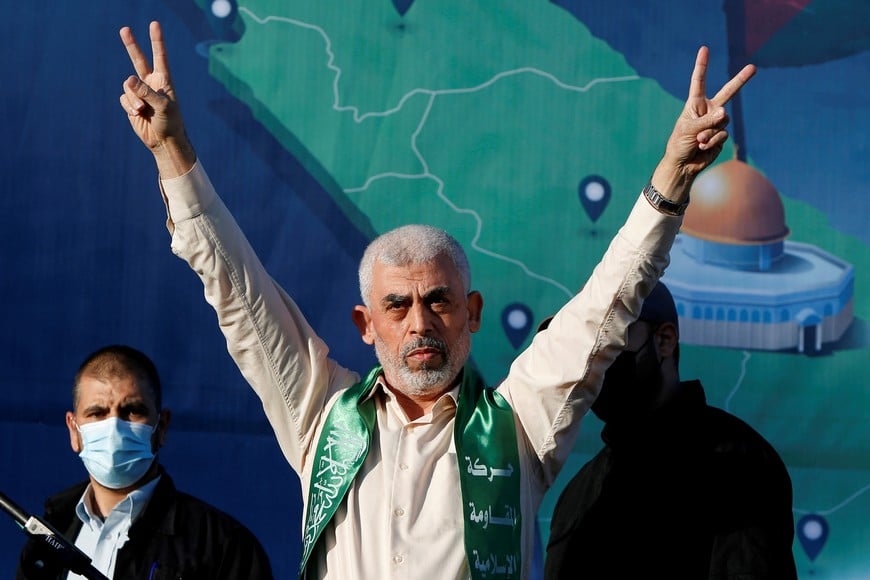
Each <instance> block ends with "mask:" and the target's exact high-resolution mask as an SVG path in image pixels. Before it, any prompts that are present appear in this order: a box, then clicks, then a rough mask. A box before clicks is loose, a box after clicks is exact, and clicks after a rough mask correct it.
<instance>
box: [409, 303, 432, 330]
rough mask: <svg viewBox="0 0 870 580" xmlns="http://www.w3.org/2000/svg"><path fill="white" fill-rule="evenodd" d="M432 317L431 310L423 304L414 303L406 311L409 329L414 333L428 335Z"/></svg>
mask: <svg viewBox="0 0 870 580" xmlns="http://www.w3.org/2000/svg"><path fill="white" fill-rule="evenodd" d="M432 317H433V314H432V311H431V310H430V309H429V308H428V307H427V306H426V305H425V304H421V303H415V304H414V305H413V306H411V310H410V312H409V313H408V319H409V322H408V325H409V329H410V330H411V332H413V333H414V334H420V335H423V336H425V335H428V334H429V333H431V332H432Z"/></svg>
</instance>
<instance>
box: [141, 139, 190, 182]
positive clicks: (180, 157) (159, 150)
mask: <svg viewBox="0 0 870 580" xmlns="http://www.w3.org/2000/svg"><path fill="white" fill-rule="evenodd" d="M152 153H153V154H154V160H155V161H156V162H157V171H158V172H159V173H160V178H161V179H172V178H173V177H178V176H180V175H184V174H185V173H187V172H188V171H190V169H191V167H193V166H194V164H196V151H194V149H193V145H191V143H190V141H189V140H188V139H186V138H184V139H167V140H165V141H162V142H161V143H160V144H159V145H158V146H157V147H155V148H154V149H153V150H152Z"/></svg>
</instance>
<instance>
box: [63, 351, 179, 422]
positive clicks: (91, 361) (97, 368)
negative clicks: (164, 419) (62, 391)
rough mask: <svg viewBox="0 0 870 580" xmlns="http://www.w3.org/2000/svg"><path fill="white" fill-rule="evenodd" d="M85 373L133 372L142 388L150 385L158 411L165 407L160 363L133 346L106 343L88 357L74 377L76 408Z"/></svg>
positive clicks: (99, 375) (113, 375)
mask: <svg viewBox="0 0 870 580" xmlns="http://www.w3.org/2000/svg"><path fill="white" fill-rule="evenodd" d="M84 375H92V376H95V377H100V378H104V377H124V376H128V375H129V376H133V377H135V378H136V381H137V383H138V385H139V387H140V388H141V387H147V388H148V389H149V390H150V391H151V396H152V397H153V398H154V405H155V406H156V407H157V411H158V412H160V410H161V409H162V408H163V393H162V387H161V385H160V375H159V374H158V373H157V367H156V366H155V365H154V362H153V361H152V360H151V359H150V358H148V356H146V355H145V353H143V352H141V351H139V350H136V349H135V348H133V347H131V346H126V345H123V344H113V345H109V346H104V347H103V348H100V349H99V350H96V351H94V352H92V353H91V354H89V355H88V356H87V358H85V360H84V362H82V364H81V366H79V370H78V371H77V372H76V376H75V379H74V381H73V388H72V399H73V409H76V408H77V407H78V404H79V381H80V380H81V378H82V376H84Z"/></svg>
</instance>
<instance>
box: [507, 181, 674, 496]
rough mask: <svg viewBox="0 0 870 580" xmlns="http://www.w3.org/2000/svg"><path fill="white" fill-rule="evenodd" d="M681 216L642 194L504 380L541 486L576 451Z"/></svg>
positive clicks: (658, 273)
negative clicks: (599, 256) (586, 274)
mask: <svg viewBox="0 0 870 580" xmlns="http://www.w3.org/2000/svg"><path fill="white" fill-rule="evenodd" d="M681 223H682V218H679V217H672V216H666V215H664V214H661V213H659V212H658V211H656V210H654V209H653V208H652V207H651V206H650V205H649V203H647V202H646V200H645V199H643V198H642V197H640V198H639V199H638V200H637V202H636V203H635V205H634V208H633V210H632V212H631V214H630V215H629V217H628V219H627V220H626V223H625V225H624V226H623V227H622V228H621V229H620V230H619V232H618V233H617V235H616V236H615V237H614V239H613V241H612V242H611V243H610V246H609V247H608V249H607V251H606V252H605V254H604V256H603V257H602V259H601V261H600V262H599V263H598V265H597V266H596V267H595V269H594V270H593V272H592V275H591V276H590V278H589V280H588V281H587V282H586V284H585V285H584V286H583V288H582V290H581V291H580V292H579V293H578V294H577V295H576V296H574V297H573V298H572V299H571V300H570V301H569V302H568V303H567V304H566V305H565V306H563V307H562V308H561V309H560V310H559V312H557V313H556V315H555V316H554V317H553V320H552V321H551V322H550V325H549V327H548V328H547V330H545V331H543V332H539V333H538V334H537V335H536V336H535V337H534V339H533V340H532V343H531V345H529V347H528V348H527V349H526V350H525V351H523V352H522V353H521V354H520V355H519V356H518V357H517V359H516V360H515V361H514V363H513V364H512V365H511V369H510V372H509V374H508V376H507V378H506V379H505V381H504V382H503V383H502V384H501V385H500V386H499V392H501V393H502V394H504V395H505V397H506V398H507V399H508V401H509V402H510V403H511V406H512V408H513V409H514V413H515V414H516V416H517V418H518V422H519V426H520V428H521V432H522V433H524V435H525V437H526V441H525V444H526V445H527V446H528V447H529V448H530V449H531V450H533V452H534V455H535V456H536V458H537V461H538V465H537V467H538V468H539V469H537V470H536V471H537V473H538V477H537V479H538V482H539V485H540V486H543V488H545V489H546V488H548V487H549V486H550V485H552V483H553V481H554V480H555V478H556V476H557V475H558V473H559V470H560V469H561V467H562V465H563V464H564V462H565V459H566V458H567V456H568V454H569V452H570V451H571V447H572V446H573V444H574V440H575V438H576V436H577V433H578V431H579V428H580V419H581V417H582V416H583V415H584V414H585V413H586V411H587V410H588V409H589V407H590V406H591V405H592V402H593V401H594V400H595V397H596V396H597V395H598V391H599V389H600V388H601V381H602V380H603V377H604V371H606V370H607V367H609V366H610V363H611V362H613V360H614V359H615V358H616V356H617V354H619V351H620V349H621V348H622V347H623V346H624V345H625V334H626V331H627V328H628V326H629V324H631V323H632V322H634V320H636V318H637V316H638V314H639V313H640V308H641V304H642V303H643V300H644V298H645V297H646V296H647V295H648V294H649V292H650V291H651V290H652V288H653V286H655V284H656V282H657V281H658V279H659V277H660V276H661V275H662V273H663V272H664V269H665V267H666V266H667V264H668V254H669V252H670V248H671V245H672V244H673V241H674V238H675V237H676V234H677V232H678V231H679V228H680V224H681Z"/></svg>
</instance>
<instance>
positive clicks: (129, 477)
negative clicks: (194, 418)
mask: <svg viewBox="0 0 870 580" xmlns="http://www.w3.org/2000/svg"><path fill="white" fill-rule="evenodd" d="M156 428H157V426H156V425H155V426H154V427H152V426H151V425H146V424H145V423H131V422H129V421H122V420H121V419H118V418H117V417H111V418H109V419H103V420H102V421H96V422H94V423H87V424H85V425H82V426H81V427H79V426H78V425H76V429H78V431H79V433H81V436H82V452H81V453H79V457H81V458H82V461H83V462H84V464H85V469H87V470H88V473H90V474H91V476H92V477H93V478H94V479H95V480H97V482H98V483H100V485H103V486H105V487H108V488H110V489H121V488H124V487H128V486H130V485H133V484H134V483H136V482H137V481H139V480H140V479H141V478H142V476H144V475H145V473H147V472H148V468H149V467H151V464H152V463H154V453H153V452H152V451H151V435H152V434H153V433H154V430H155V429H156Z"/></svg>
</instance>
